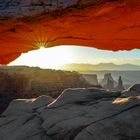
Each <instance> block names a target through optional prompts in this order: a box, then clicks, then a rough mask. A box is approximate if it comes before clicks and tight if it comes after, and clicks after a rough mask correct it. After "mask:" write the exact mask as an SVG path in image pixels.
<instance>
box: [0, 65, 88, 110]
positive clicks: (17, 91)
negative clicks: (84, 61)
mask: <svg viewBox="0 0 140 140" xmlns="http://www.w3.org/2000/svg"><path fill="white" fill-rule="evenodd" d="M0 85H1V86H0V113H1V112H3V111H4V110H5V109H6V107H7V106H8V104H9V102H10V101H12V100H13V99H17V98H36V97H38V96H40V95H49V96H51V97H53V98H56V97H58V96H59V95H60V94H61V92H62V91H63V90H64V89H67V88H71V87H73V88H74V87H89V86H90V84H89V83H88V82H87V81H86V80H85V79H84V78H83V77H82V75H80V74H79V73H77V72H68V71H57V70H49V69H46V70H45V69H40V68H34V67H25V66H17V67H8V66H2V67H0Z"/></svg>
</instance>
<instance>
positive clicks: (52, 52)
mask: <svg viewBox="0 0 140 140" xmlns="http://www.w3.org/2000/svg"><path fill="white" fill-rule="evenodd" d="M71 62H73V53H72V52H71V49H70V48H69V47H67V46H58V47H52V48H45V47H44V46H40V49H38V50H34V51H30V52H28V53H23V54H22V55H21V56H20V57H19V58H17V59H16V60H15V61H13V62H11V63H10V64H9V65H26V66H35V67H36V66H38V67H41V68H52V69H58V68H59V67H60V66H61V65H64V64H68V63H71Z"/></svg>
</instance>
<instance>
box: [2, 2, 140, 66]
mask: <svg viewBox="0 0 140 140" xmlns="http://www.w3.org/2000/svg"><path fill="white" fill-rule="evenodd" d="M0 12H1V10H0ZM42 45H43V46H45V47H53V46H59V45H80V46H89V47H96V48H98V49H104V50H113V51H118V50H131V49H135V48H138V49H139V48H140V1H139V0H133V1H131V0H116V1H107V2H103V3H101V4H99V5H95V4H89V5H88V6H87V5H84V6H82V7H78V6H75V5H74V6H71V7H68V8H64V9H62V7H61V8H58V9H57V10H54V11H51V12H47V13H46V12H38V13H37V12H36V13H35V14H33V15H28V14H27V15H23V16H21V17H20V16H19V17H16V18H15V16H14V15H10V16H9V15H2V14H1V16H0V64H8V63H9V62H11V61H13V60H14V59H16V58H17V57H19V56H20V55H21V53H25V52H28V51H30V50H35V49H38V48H39V47H41V46H42Z"/></svg>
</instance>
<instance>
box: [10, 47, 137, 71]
mask: <svg viewBox="0 0 140 140" xmlns="http://www.w3.org/2000/svg"><path fill="white" fill-rule="evenodd" d="M69 63H88V64H99V63H115V64H126V63H130V64H136V65H140V50H138V49H135V50H131V51H117V52H113V51H106V50H99V49H96V48H91V47H83V46H57V47H53V48H44V47H43V46H42V47H41V48H40V49H38V50H34V51H30V52H28V53H23V54H22V55H21V56H20V57H19V58H17V59H16V60H14V61H13V62H11V63H10V64H9V65H27V66H38V67H41V68H53V69H58V68H59V67H60V66H61V65H65V64H69Z"/></svg>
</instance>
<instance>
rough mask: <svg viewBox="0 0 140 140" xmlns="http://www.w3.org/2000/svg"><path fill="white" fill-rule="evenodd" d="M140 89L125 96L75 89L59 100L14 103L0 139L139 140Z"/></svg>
mask: <svg viewBox="0 0 140 140" xmlns="http://www.w3.org/2000/svg"><path fill="white" fill-rule="evenodd" d="M139 87H140V85H135V86H133V87H131V88H130V89H128V90H127V91H124V92H123V93H118V92H109V91H106V90H103V89H96V88H86V89H84V88H79V89H78V88H76V89H67V90H65V91H64V92H63V93H62V94H61V95H60V96H59V97H58V98H57V99H56V100H53V99H52V98H50V97H48V96H41V97H39V98H37V99H30V100H29V99H28V100H14V101H12V102H11V103H10V105H9V107H8V108H7V110H6V111H5V112H4V113H3V114H2V115H1V117H0V139H1V140H139V139H140V93H139ZM136 92H137V93H136Z"/></svg>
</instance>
